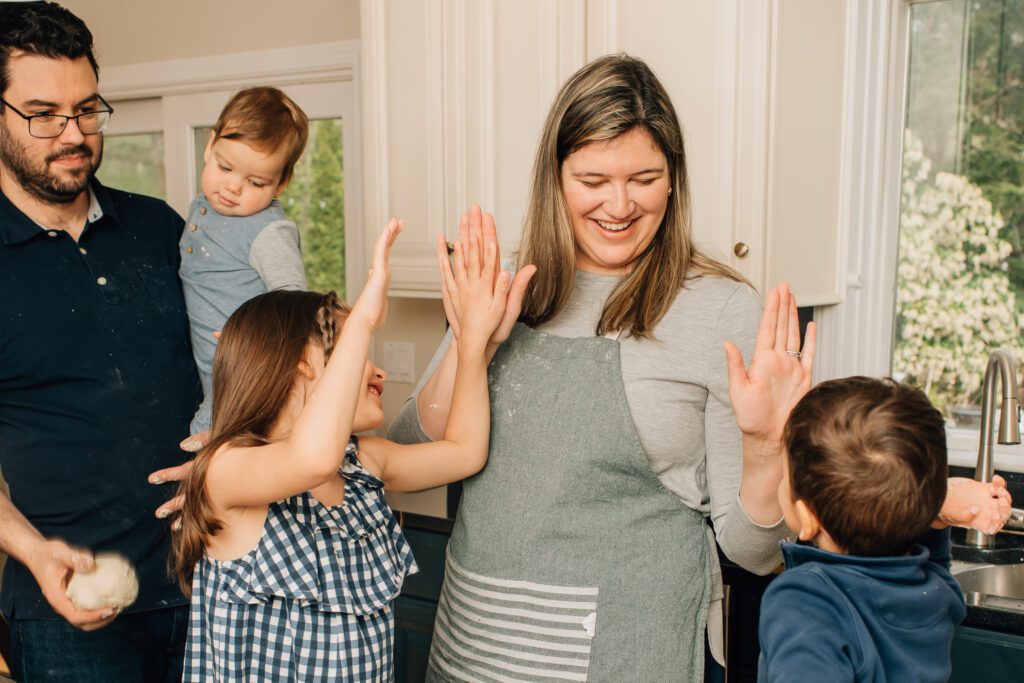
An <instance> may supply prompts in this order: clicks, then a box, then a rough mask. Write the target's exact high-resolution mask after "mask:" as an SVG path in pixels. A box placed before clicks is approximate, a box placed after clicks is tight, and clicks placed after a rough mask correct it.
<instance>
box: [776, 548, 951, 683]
mask: <svg viewBox="0 0 1024 683" xmlns="http://www.w3.org/2000/svg"><path fill="white" fill-rule="evenodd" d="M922 543H923V545H917V546H914V549H913V551H912V552H911V553H910V554H909V555H906V556H904V557H856V556H851V555H837V554H835V553H830V552H826V551H824V550H819V549H818V548H815V547H812V546H803V545H796V544H795V543H788V542H785V541H783V542H782V543H781V546H782V554H783V556H784V557H785V560H786V571H784V572H783V573H782V575H781V576H779V577H778V578H777V579H775V580H774V581H773V582H772V583H771V585H770V586H768V590H767V591H765V594H764V598H763V600H762V601H761V623H760V628H759V633H760V640H761V658H760V661H759V665H758V676H757V679H758V681H759V682H765V681H800V683H807V681H830V682H832V681H834V682H836V683H839V682H840V681H871V682H873V683H874V682H877V683H881V682H882V681H900V682H902V681H921V682H930V681H936V683H938V682H939V681H943V682H944V681H947V680H949V676H950V671H951V664H950V648H951V647H952V643H953V630H954V629H955V628H956V625H957V624H959V623H960V622H961V621H962V620H963V618H964V615H965V614H966V611H965V608H964V598H963V593H962V592H961V591H960V586H959V585H958V584H957V582H956V579H954V578H953V576H952V574H950V573H949V562H950V556H949V529H945V530H942V531H935V530H933V531H929V532H928V533H927V534H926V535H925V537H924V538H923V539H922Z"/></svg>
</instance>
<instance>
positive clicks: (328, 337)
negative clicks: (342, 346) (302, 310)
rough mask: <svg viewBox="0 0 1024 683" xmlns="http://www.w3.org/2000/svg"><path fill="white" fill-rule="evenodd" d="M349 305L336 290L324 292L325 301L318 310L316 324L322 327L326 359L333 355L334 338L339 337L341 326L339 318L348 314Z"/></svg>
mask: <svg viewBox="0 0 1024 683" xmlns="http://www.w3.org/2000/svg"><path fill="white" fill-rule="evenodd" d="M348 312H349V307H348V306H346V305H345V304H344V303H342V301H341V300H340V299H339V298H338V295H337V294H335V293H334V291H333V290H332V291H330V292H327V293H326V294H324V298H323V302H322V303H321V304H320V308H319V309H317V312H316V325H317V327H318V328H320V340H321V343H322V345H323V350H324V360H325V361H326V360H327V359H328V358H330V357H331V352H332V351H334V340H335V339H337V336H338V329H339V327H340V325H339V322H338V318H339V317H340V316H345V315H348Z"/></svg>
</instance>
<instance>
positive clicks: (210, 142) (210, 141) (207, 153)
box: [203, 130, 216, 164]
mask: <svg viewBox="0 0 1024 683" xmlns="http://www.w3.org/2000/svg"><path fill="white" fill-rule="evenodd" d="M214 138H216V135H215V134H214V132H213V131H212V130H211V131H210V137H209V138H207V140H206V149H204V150H203V163H204V164H205V163H207V162H208V161H209V160H210V153H211V152H212V151H213V141H214Z"/></svg>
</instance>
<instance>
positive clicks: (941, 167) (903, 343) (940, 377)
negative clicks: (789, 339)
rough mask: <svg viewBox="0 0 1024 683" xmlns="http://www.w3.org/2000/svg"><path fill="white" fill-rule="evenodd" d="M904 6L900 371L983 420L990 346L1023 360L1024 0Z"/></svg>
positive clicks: (969, 425)
mask: <svg viewBox="0 0 1024 683" xmlns="http://www.w3.org/2000/svg"><path fill="white" fill-rule="evenodd" d="M909 12H910V14H909V27H908V28H909V48H908V53H907V62H906V76H907V80H906V106H905V127H904V130H903V140H902V143H903V146H902V149H903V157H902V169H901V173H900V178H899V181H900V193H899V194H900V196H899V207H900V208H899V260H898V265H897V277H896V301H895V322H894V329H893V340H894V341H893V347H892V374H893V376H894V377H896V378H897V379H900V380H902V381H905V382H908V383H910V384H913V385H915V386H918V387H920V388H922V389H924V390H925V392H926V393H927V394H928V396H929V398H930V399H931V400H932V402H933V403H935V404H936V406H938V407H939V408H940V409H941V410H942V411H943V412H944V414H945V415H946V417H947V420H948V422H949V424H950V425H951V427H954V431H959V430H961V429H968V430H970V429H973V430H977V428H978V413H979V410H978V408H977V406H978V405H980V393H981V383H982V378H983V375H984V372H985V366H986V362H987V360H988V355H989V353H990V352H991V351H992V350H994V349H995V348H998V347H1000V346H1005V347H1007V348H1009V349H1011V350H1013V351H1014V352H1015V353H1016V355H1017V359H1018V368H1020V367H1021V362H1022V361H1024V344H1022V338H1021V323H1022V320H1024V87H1022V82H1021V81H1022V77H1024V0H944V1H943V2H922V3H916V4H912V5H911V6H910V7H909ZM1018 372H1020V370H1018ZM955 436H956V435H955V434H954V433H953V432H951V437H955ZM961 437H962V438H964V439H970V438H972V437H970V436H968V435H966V434H964V435H961ZM973 439H974V440H975V444H976V440H977V436H976V434H975V436H974V437H973ZM955 440H956V439H955V438H954V439H951V441H955Z"/></svg>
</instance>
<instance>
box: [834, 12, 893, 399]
mask: <svg viewBox="0 0 1024 683" xmlns="http://www.w3.org/2000/svg"><path fill="white" fill-rule="evenodd" d="M910 4H911V3H910V2H908V0H886V2H884V3H860V2H852V1H851V2H848V4H847V33H846V43H847V47H846V57H845V60H846V67H845V68H846V81H847V86H846V90H845V93H844V117H843V119H844V120H843V138H842V153H841V160H842V161H841V163H842V166H841V176H840V177H841V179H842V183H841V184H842V187H843V190H842V193H841V195H840V199H839V208H840V216H841V218H842V220H841V221H840V226H841V228H840V229H841V240H842V242H841V250H842V252H841V255H840V260H839V263H838V266H837V267H838V269H839V273H840V274H841V275H842V278H843V280H842V281H841V283H840V284H841V288H840V291H841V292H843V293H844V295H843V301H842V303H840V304H838V305H835V306H824V307H821V308H818V309H816V310H815V313H814V319H815V320H816V321H817V323H818V326H819V329H820V334H819V335H818V339H819V340H820V343H819V347H818V354H817V356H816V359H815V366H816V367H815V377H816V379H819V380H821V379H830V378H833V377H844V376H848V375H855V374H862V375H873V376H880V375H888V374H889V372H890V371H891V360H892V339H893V324H894V322H893V321H894V312H895V296H896V295H895V291H896V263H897V258H898V253H897V252H898V247H899V201H900V197H899V192H900V182H899V179H900V170H901V163H902V149H903V145H902V137H903V119H904V99H905V92H906V60H907V48H908V36H909V16H910V8H909V6H910Z"/></svg>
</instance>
